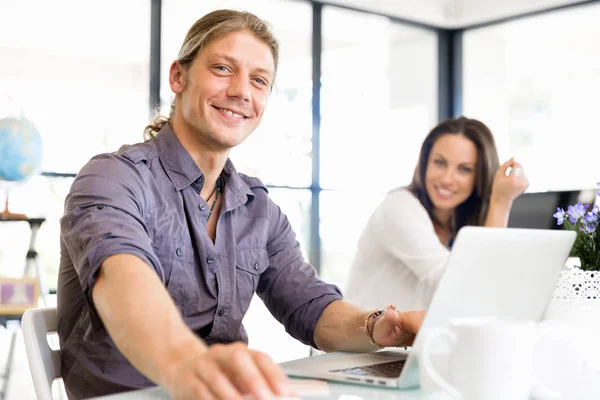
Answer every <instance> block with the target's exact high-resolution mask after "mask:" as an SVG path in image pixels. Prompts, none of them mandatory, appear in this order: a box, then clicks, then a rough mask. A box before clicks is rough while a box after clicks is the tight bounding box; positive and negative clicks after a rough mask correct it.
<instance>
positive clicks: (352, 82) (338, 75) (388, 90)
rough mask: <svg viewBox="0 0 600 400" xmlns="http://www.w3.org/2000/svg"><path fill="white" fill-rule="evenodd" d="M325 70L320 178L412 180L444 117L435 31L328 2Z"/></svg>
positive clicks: (344, 182)
mask: <svg viewBox="0 0 600 400" xmlns="http://www.w3.org/2000/svg"><path fill="white" fill-rule="evenodd" d="M358 26H360V29H357V27H358ZM322 70H323V76H322V85H323V86H322V100H321V106H322V111H321V114H322V121H321V185H322V186H323V187H325V188H336V189H353V188H354V187H356V185H357V182H361V184H363V183H367V184H368V185H369V187H374V188H376V190H378V191H385V190H387V189H390V188H392V187H395V186H399V185H402V184H406V183H408V182H409V181H410V178H411V177H412V173H413V171H414V167H415V164H416V160H417V156H418V152H419V149H420V146H421V142H422V140H423V138H424V137H425V136H426V135H427V132H428V131H429V130H430V129H431V127H432V126H433V125H434V124H435V122H436V121H437V37H436V35H435V33H434V32H431V31H426V30H422V29H417V28H412V27H408V26H404V25H400V24H397V23H393V22H391V21H390V20H389V19H388V18H384V17H379V16H373V15H368V14H364V13H360V12H354V11H348V10H342V9H337V8H334V7H325V8H324V9H323V68H322Z"/></svg>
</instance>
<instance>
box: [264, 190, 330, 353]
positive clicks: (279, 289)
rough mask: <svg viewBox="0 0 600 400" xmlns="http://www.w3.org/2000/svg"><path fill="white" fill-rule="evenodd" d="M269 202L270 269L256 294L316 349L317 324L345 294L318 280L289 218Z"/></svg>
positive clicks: (290, 331) (301, 338) (299, 338)
mask: <svg viewBox="0 0 600 400" xmlns="http://www.w3.org/2000/svg"><path fill="white" fill-rule="evenodd" d="M269 201H270V205H269V208H270V214H271V215H270V232H269V240H268V242H267V251H268V253H269V268H267V269H266V270H265V271H264V272H263V273H262V274H261V276H260V281H259V285H258V288H257V293H258V295H259V296H260V298H261V299H262V300H263V302H264V303H265V305H266V307H267V308H268V309H269V311H270V312H271V314H272V315H273V316H274V317H275V318H276V319H277V320H278V321H279V322H281V323H282V324H283V325H284V326H285V329H286V331H287V332H288V333H289V334H290V335H291V336H293V337H294V338H296V339H298V340H300V341H301V342H302V343H305V344H309V345H311V346H313V347H315V348H317V345H316V344H315V342H314V331H315V327H316V325H317V322H318V321H319V318H320V317H321V314H322V313H323V311H324V310H325V308H327V306H328V305H329V304H330V303H331V302H333V301H335V300H340V299H341V298H342V295H341V292H340V290H339V289H338V288H337V287H336V286H335V285H330V284H327V283H325V282H323V281H322V280H321V279H319V276H318V274H317V272H316V270H315V269H314V268H313V267H312V266H311V265H310V264H308V263H307V262H306V261H305V260H304V257H303V256H302V251H301V250H300V245H299V243H298V241H297V240H296V235H295V233H294V231H293V229H292V227H291V225H290V223H289V221H288V219H287V217H286V216H285V215H284V214H283V213H282V212H281V209H280V208H279V207H278V206H277V205H276V204H275V203H273V202H272V201H271V200H269Z"/></svg>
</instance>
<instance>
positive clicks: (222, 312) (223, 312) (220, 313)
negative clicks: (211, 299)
mask: <svg viewBox="0 0 600 400" xmlns="http://www.w3.org/2000/svg"><path fill="white" fill-rule="evenodd" d="M224 314H225V310H223V309H222V308H221V309H220V310H219V317H222V316H223V315H224Z"/></svg>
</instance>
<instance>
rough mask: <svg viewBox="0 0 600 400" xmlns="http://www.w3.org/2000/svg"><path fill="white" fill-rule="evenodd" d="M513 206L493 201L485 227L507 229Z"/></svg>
mask: <svg viewBox="0 0 600 400" xmlns="http://www.w3.org/2000/svg"><path fill="white" fill-rule="evenodd" d="M511 206H512V204H511V203H507V202H504V201H498V200H494V199H492V200H491V201H490V208H489V210H488V214H487V218H486V220H485V226H489V227H497V228H506V226H507V225H508V217H509V215H510V208H511Z"/></svg>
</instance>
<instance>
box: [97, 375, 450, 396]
mask: <svg viewBox="0 0 600 400" xmlns="http://www.w3.org/2000/svg"><path fill="white" fill-rule="evenodd" d="M292 380H294V379H292ZM326 385H327V387H328V392H329V393H328V394H327V395H320V394H318V395H317V394H315V395H310V396H305V397H302V399H306V400H338V399H344V400H449V399H450V397H448V396H446V395H445V394H443V393H426V392H422V391H420V390H397V389H386V388H376V387H373V388H371V387H367V386H359V385H353V384H346V383H332V382H329V383H326ZM323 394H324V393H323ZM342 396H343V397H342ZM168 399H170V397H169V395H168V394H167V392H166V391H165V390H164V389H161V388H151V389H144V390H136V391H134V392H126V393H121V394H115V395H112V396H103V397H96V398H95V400H168Z"/></svg>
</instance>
